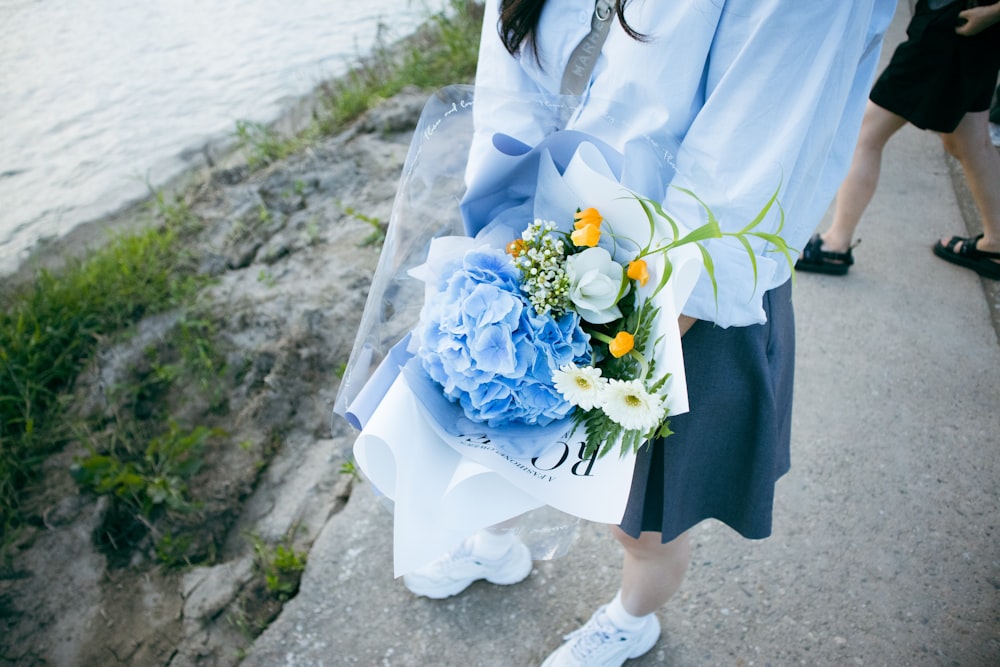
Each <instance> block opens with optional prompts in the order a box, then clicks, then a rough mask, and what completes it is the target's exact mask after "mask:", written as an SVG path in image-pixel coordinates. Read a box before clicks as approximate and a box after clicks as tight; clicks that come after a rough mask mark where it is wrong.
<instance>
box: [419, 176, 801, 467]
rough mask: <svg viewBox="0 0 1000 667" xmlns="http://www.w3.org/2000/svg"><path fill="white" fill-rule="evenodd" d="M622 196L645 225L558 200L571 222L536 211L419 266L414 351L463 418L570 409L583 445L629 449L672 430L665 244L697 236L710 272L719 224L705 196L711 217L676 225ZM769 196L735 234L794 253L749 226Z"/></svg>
mask: <svg viewBox="0 0 1000 667" xmlns="http://www.w3.org/2000/svg"><path fill="white" fill-rule="evenodd" d="M688 194H689V195H690V196H692V197H695V198H696V195H695V194H694V193H692V192H688ZM621 196H622V197H626V198H630V199H632V200H633V202H634V203H635V204H637V206H636V207H634V208H632V209H631V211H632V213H633V214H636V213H638V212H640V211H641V217H642V224H641V225H636V224H635V221H634V220H623V221H618V222H621V224H616V221H614V220H611V219H608V218H606V217H605V216H604V215H602V214H601V212H600V211H599V210H598V209H597V208H594V207H587V208H585V209H582V210H581V209H579V208H578V209H577V210H576V212H575V213H571V212H567V216H566V219H567V220H572V228H571V229H570V228H568V225H567V224H559V223H557V222H556V221H549V220H541V219H535V220H533V221H532V222H530V223H529V224H528V225H527V226H526V227H525V229H524V230H523V232H522V233H521V235H520V237H518V238H516V239H514V240H512V241H510V242H509V243H507V244H506V247H505V248H504V250H502V251H501V250H499V249H497V248H491V247H488V246H476V247H471V248H467V249H464V248H463V249H459V248H455V247H454V246H451V247H450V248H449V250H447V251H443V252H435V253H433V255H434V261H433V266H434V267H435V268H434V269H433V270H431V269H429V268H428V269H427V270H425V271H423V272H421V271H417V272H415V273H414V275H417V276H421V277H422V279H424V280H425V282H426V283H427V285H428V287H427V290H426V296H425V302H424V307H423V309H422V311H421V316H420V323H419V325H418V326H417V328H416V331H415V343H416V344H415V346H414V348H415V354H416V356H417V358H419V360H420V364H421V367H422V368H423V370H424V371H425V372H426V373H427V375H428V376H429V377H430V378H431V379H433V380H434V381H435V382H437V383H438V384H439V385H440V387H441V390H442V391H443V394H444V396H446V397H447V398H448V399H449V400H451V401H454V402H457V403H458V404H460V405H461V407H462V410H463V411H464V414H465V416H466V417H467V418H468V419H469V420H471V421H473V422H482V423H485V424H486V425H488V426H489V427H492V428H502V427H505V426H510V425H513V424H521V425H533V424H537V425H547V424H550V423H552V422H553V421H556V420H560V419H564V418H566V417H567V416H568V417H570V418H571V420H572V423H573V424H574V425H576V426H577V427H580V428H581V429H582V431H583V432H584V433H585V438H586V440H585V441H586V448H585V450H584V456H590V455H591V454H592V453H594V452H597V453H598V455H599V456H603V455H605V454H606V453H607V452H608V451H610V450H611V449H612V447H613V445H614V444H615V443H620V448H619V453H620V454H624V453H625V452H627V451H634V450H637V449H638V448H639V447H640V446H641V445H642V444H643V443H644V442H647V441H649V440H651V439H653V438H657V437H659V438H663V437H666V436H668V435H670V433H671V431H670V428H669V420H668V419H667V416H668V408H667V403H666V401H665V395H664V387H665V385H666V383H667V381H668V380H669V378H670V377H671V372H670V370H669V369H667V370H664V371H662V372H660V371H659V370H658V368H657V359H656V356H655V354H654V353H653V352H654V350H655V347H656V343H657V341H656V340H654V339H653V332H654V329H655V328H656V325H657V324H658V322H657V320H658V318H659V317H660V315H661V307H660V306H658V305H657V296H658V295H659V293H660V292H661V291H662V290H663V289H664V287H666V286H667V284H668V281H669V280H670V278H671V274H672V268H673V267H672V264H671V259H670V257H671V251H677V250H679V249H680V248H682V247H684V246H687V245H691V246H693V247H695V248H697V249H698V251H699V252H700V255H701V258H702V261H703V262H704V265H705V268H706V269H707V270H708V272H709V275H712V261H711V256H710V255H709V253H708V252H707V251H706V250H705V248H704V246H703V245H702V244H701V242H702V241H704V240H706V239H709V238H720V237H722V235H723V232H722V231H721V230H720V227H719V224H718V221H717V220H716V219H715V218H714V216H713V215H712V213H711V210H710V209H709V208H708V207H707V206H705V207H704V208H705V211H706V213H707V216H708V222H707V223H705V224H703V225H701V226H699V227H698V228H696V229H694V230H691V231H685V230H684V228H683V227H681V225H680V224H679V223H678V222H677V221H676V220H674V219H673V217H671V216H670V215H669V214H668V213H667V212H666V211H664V210H663V208H662V207H661V205H660V204H659V203H657V202H655V201H653V200H650V199H646V198H643V197H639V196H638V195H635V194H633V193H629V192H627V191H623V192H622V195H621ZM698 201H699V202H700V200H698ZM775 202H776V199H775V197H772V198H771V199H770V201H769V202H768V203H767V204H766V206H765V207H764V209H762V211H761V213H760V215H758V216H757V218H756V219H755V220H753V221H751V223H750V224H748V225H747V226H746V227H745V228H744V229H743V230H741V231H740V232H737V233H734V234H732V235H733V236H736V237H737V238H739V239H740V240H741V241H742V242H743V243H745V244H746V248H747V252H748V255H749V257H750V261H753V253H752V251H751V250H750V247H749V244H748V243H747V240H746V237H747V236H760V237H766V238H767V240H769V241H771V242H772V243H774V244H775V246H776V248H777V249H778V250H779V251H780V252H783V253H786V254H788V253H789V250H788V248H787V246H786V245H785V244H784V242H783V240H782V239H781V238H780V237H779V236H777V235H774V234H769V233H766V232H762V231H756V230H755V227H756V226H757V225H758V224H759V222H760V221H761V220H762V219H763V218H764V216H765V215H766V213H767V211H768V210H769V209H770V207H771V206H772V205H774V204H775ZM702 205H703V206H704V204H703V203H702ZM619 210H620V209H619ZM627 210H628V209H627ZM571 216H572V217H571ZM563 222H564V223H565V221H563ZM637 228H644V229H645V231H646V234H645V236H644V237H643V238H642V239H641V241H640V240H637V239H635V238H632V237H630V236H627V235H623V234H622V233H618V232H616V229H637ZM462 245H463V246H465V245H467V244H462ZM654 258H656V259H658V260H659V261H658V262H656V263H655V266H656V267H657V269H658V275H651V269H650V265H651V263H652V262H653V259H654ZM431 264H432V263H431V262H428V264H427V265H425V267H426V266H430V265H431ZM651 280H652V284H650V281H651ZM713 280H714V276H713ZM644 288H647V289H644ZM671 316H672V317H676V314H674V313H671Z"/></svg>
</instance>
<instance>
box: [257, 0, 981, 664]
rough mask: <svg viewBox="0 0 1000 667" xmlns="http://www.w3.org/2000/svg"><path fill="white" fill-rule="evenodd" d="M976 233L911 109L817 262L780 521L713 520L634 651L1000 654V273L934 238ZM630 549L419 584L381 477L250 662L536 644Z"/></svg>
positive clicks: (605, 580) (804, 285) (516, 652)
mask: <svg viewBox="0 0 1000 667" xmlns="http://www.w3.org/2000/svg"><path fill="white" fill-rule="evenodd" d="M907 15H908V7H907V6H906V3H901V9H900V14H899V15H898V16H897V20H896V22H895V24H894V26H893V32H892V33H891V34H890V39H889V40H888V42H887V46H886V54H885V55H888V53H891V49H892V47H893V46H894V45H895V44H896V43H897V42H898V41H899V40H900V39H901V38H902V30H903V28H904V27H905V23H906V19H907ZM964 232H965V224H964V222H963V219H962V216H961V213H960V207H959V202H958V201H957V199H956V194H955V189H954V188H953V187H952V183H951V180H950V178H949V173H948V167H947V164H946V161H945V158H944V154H943V151H942V148H941V143H940V141H939V140H938V139H937V138H936V137H935V136H934V135H932V134H930V133H923V132H920V131H918V130H914V129H913V128H909V127H908V128H905V129H904V130H902V131H901V132H900V133H899V134H898V135H897V137H895V138H894V139H893V140H892V142H890V145H889V147H888V150H887V152H886V155H885V161H884V167H883V176H882V181H881V184H880V187H879V190H878V193H877V195H876V197H875V200H874V202H873V203H872V205H871V207H870V208H869V210H868V212H867V215H866V218H865V222H864V224H863V226H862V229H861V231H860V236H861V237H862V238H863V240H864V242H863V244H862V245H861V246H860V247H859V248H858V249H857V250H855V256H856V259H857V262H858V263H857V265H856V266H855V267H854V268H853V269H852V270H851V273H850V275H849V276H847V277H846V278H837V277H824V276H814V275H807V274H802V275H800V276H799V277H798V284H797V286H796V292H797V294H796V311H797V317H798V333H799V338H798V341H799V352H798V368H797V386H796V404H795V416H794V421H795V424H794V427H795V428H794V436H793V437H794V441H793V450H792V451H793V466H792V471H791V473H790V474H788V475H787V476H786V477H785V478H784V479H783V480H782V481H781V482H780V483H779V486H778V498H777V502H776V507H775V531H774V535H773V536H772V537H771V538H770V539H767V540H764V541H761V542H748V541H745V540H742V539H741V538H739V537H737V536H735V535H734V534H733V533H732V531H730V530H729V529H728V528H725V527H724V526H721V525H719V524H716V523H713V522H709V523H706V524H703V525H701V526H699V527H698V528H696V529H695V530H694V533H693V534H694V542H695V545H696V546H695V552H694V560H693V564H692V567H691V571H690V573H689V576H688V578H687V581H686V582H685V585H684V587H683V588H682V590H681V593H680V594H679V595H678V596H677V597H676V598H675V599H674V600H673V601H671V603H670V604H669V605H667V607H665V608H664V609H663V610H662V611H661V612H660V620H661V621H662V623H663V628H664V633H663V636H662V638H661V640H660V642H659V643H658V644H657V645H656V647H655V648H654V649H653V650H652V651H651V652H650V653H648V654H647V655H646V656H644V657H643V658H641V659H638V660H634V661H631V662H629V663H628V664H629V665H636V666H637V667H640V666H643V665H648V666H651V665H671V666H674V667H704V666H716V665H719V666H722V665H732V666H738V667H743V666H750V665H761V666H764V665H772V666H779V665H780V666H786V665H810V666H828V665H829V666H833V665H837V666H840V665H875V666H880V667H881V666H891V667H901V666H910V665H912V666H925V665H927V666H931V665H948V666H951V665H955V666H962V667H980V666H982V667H986V666H996V665H1000V383H998V372H1000V346H998V337H997V331H995V330H994V327H993V324H992V322H991V317H990V309H989V307H988V306H987V299H986V297H985V295H984V287H983V283H982V282H981V281H980V279H979V278H978V277H976V276H975V275H974V274H973V273H972V272H970V271H967V270H964V269H961V268H958V267H955V266H952V265H950V264H947V263H945V262H943V261H941V260H940V259H938V258H936V257H934V256H933V255H932V254H931V252H930V246H931V244H932V242H933V241H934V240H935V239H936V238H938V237H939V236H940V235H941V234H946V233H947V234H951V233H964ZM619 563H620V552H619V549H618V547H617V544H616V543H614V541H613V540H612V539H611V537H610V536H609V535H608V533H607V531H606V529H604V528H603V527H601V526H595V525H587V526H585V527H584V529H583V530H582V531H581V534H580V536H579V539H578V541H577V543H576V544H575V545H574V547H573V550H572V551H571V553H570V554H569V555H568V556H566V557H564V558H561V559H557V560H555V561H548V562H539V563H536V568H535V571H534V573H533V574H532V576H531V577H529V578H528V580H526V581H525V582H524V583H522V584H519V585H517V586H511V587H498V586H492V585H488V584H485V583H482V582H480V583H477V584H474V585H473V586H472V587H470V589H469V590H467V591H466V592H465V593H464V594H462V595H461V596H459V597H457V598H453V599H450V600H445V601H430V600H425V599H420V598H416V597H414V596H412V595H410V594H409V593H408V592H407V591H406V589H405V588H404V587H403V586H402V584H401V583H400V582H397V581H394V580H393V579H392V574H391V573H392V564H391V518H390V515H389V514H388V513H387V512H386V511H385V510H384V509H382V508H381V507H380V506H379V505H378V503H377V502H376V501H375V500H374V499H373V496H372V494H371V492H370V490H369V489H368V488H367V485H363V484H362V485H360V487H359V488H358V489H356V491H355V493H354V494H353V496H352V497H351V500H350V502H349V503H348V505H347V507H346V509H345V510H344V511H343V512H342V513H340V514H338V515H336V516H334V517H333V518H332V519H331V520H330V522H329V523H328V525H327V526H326V528H325V530H324V532H323V533H322V535H321V536H320V538H319V540H318V541H317V542H316V544H315V545H314V547H313V550H312V552H311V554H310V557H309V566H308V568H307V570H306V573H305V576H304V578H303V581H302V588H301V591H300V593H299V595H298V596H297V597H296V598H295V599H294V600H292V601H291V602H290V603H289V604H288V605H287V606H286V607H285V609H284V611H283V612H282V613H281V615H280V616H279V617H278V619H277V620H276V621H275V622H274V623H273V624H272V626H271V627H270V628H269V629H268V630H267V631H266V632H265V633H264V634H263V635H262V636H261V637H260V638H259V639H258V640H257V641H256V643H255V644H254V646H253V647H252V650H251V651H250V654H249V656H248V657H247V658H246V660H245V661H244V663H243V665H245V666H246V667H273V666H278V665H288V666H302V667H305V666H310V667H312V666H316V667H318V666H324V665H327V666H334V665H364V666H370V665H385V666H395V667H404V666H421V667H423V666H430V665H434V666H438V665H444V666H456V667H457V666H466V665H472V666H483V667H494V666H495V667H511V666H514V667H519V666H528V665H537V664H539V663H540V662H541V660H542V659H544V657H545V656H546V655H547V654H548V653H549V652H550V651H551V650H552V649H554V648H555V647H556V646H557V645H558V644H559V643H560V637H561V636H562V634H564V633H566V632H568V631H570V630H572V629H574V628H576V627H577V626H578V625H579V624H580V623H581V622H583V621H584V620H585V619H586V618H588V617H589V615H590V614H591V612H592V611H593V609H594V608H596V607H597V606H598V605H599V604H601V603H603V602H605V601H606V600H608V599H609V598H610V597H611V596H612V595H613V594H614V591H615V590H616V588H617V585H618V574H619Z"/></svg>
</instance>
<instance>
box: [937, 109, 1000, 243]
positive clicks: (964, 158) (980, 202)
mask: <svg viewBox="0 0 1000 667" xmlns="http://www.w3.org/2000/svg"><path fill="white" fill-rule="evenodd" d="M988 122H989V112H988V111H977V112H973V113H967V114H965V116H964V117H963V118H962V121H961V122H960V123H959V124H958V127H957V128H955V131H954V132H951V133H949V134H942V135H941V141H942V142H944V147H945V150H947V151H948V152H949V153H951V154H952V155H953V156H955V159H957V160H958V161H959V162H960V163H961V164H962V170H963V171H964V172H965V178H966V180H967V181H968V183H969V191H970V192H971V193H972V199H973V200H974V201H975V202H976V208H978V209H979V215H980V216H981V217H982V222H983V238H982V239H980V241H979V243H978V244H977V245H976V247H977V248H978V249H979V250H985V251H987V252H1000V154H998V153H997V149H996V148H994V147H993V144H992V143H991V142H990V132H989V125H988ZM947 241H948V239H942V243H947ZM959 248H960V246H959ZM957 249H958V248H957Z"/></svg>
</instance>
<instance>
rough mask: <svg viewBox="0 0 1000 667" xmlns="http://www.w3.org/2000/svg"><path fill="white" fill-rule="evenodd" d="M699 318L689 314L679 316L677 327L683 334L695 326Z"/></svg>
mask: <svg viewBox="0 0 1000 667" xmlns="http://www.w3.org/2000/svg"><path fill="white" fill-rule="evenodd" d="M697 321H698V320H697V319H695V318H693V317H688V316H687V315H678V316H677V327H678V328H679V329H680V330H681V336H683V335H684V334H686V333H687V331H688V329H690V328H691V327H693V326H694V323H695V322H697Z"/></svg>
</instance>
